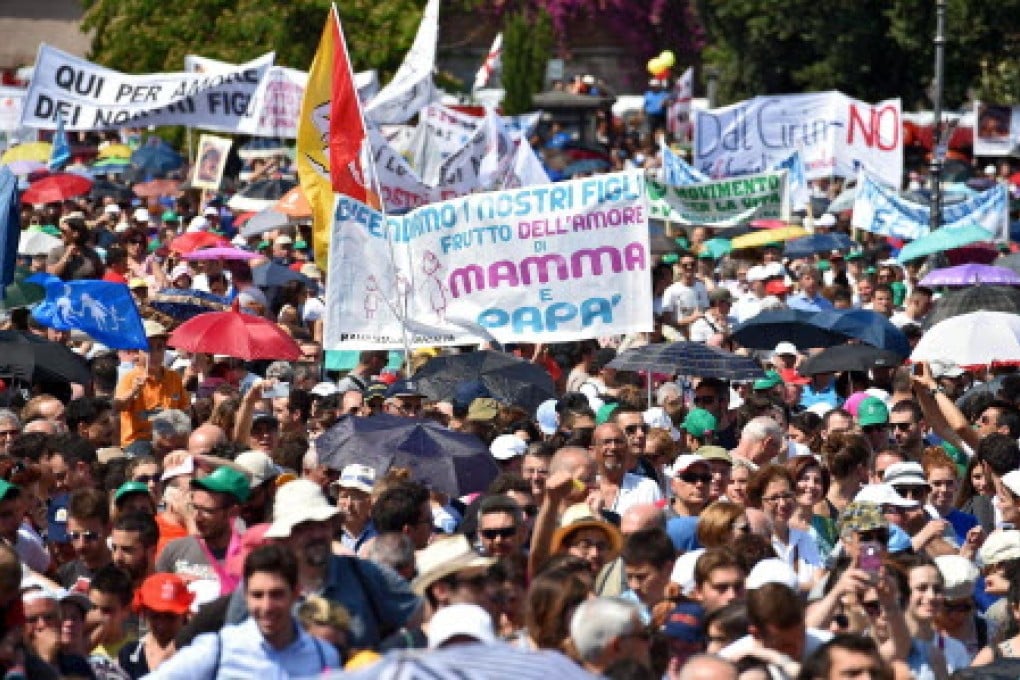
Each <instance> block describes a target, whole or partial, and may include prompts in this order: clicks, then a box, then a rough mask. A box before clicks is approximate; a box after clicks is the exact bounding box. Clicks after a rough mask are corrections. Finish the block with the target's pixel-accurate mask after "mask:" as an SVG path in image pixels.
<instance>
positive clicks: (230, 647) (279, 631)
mask: <svg viewBox="0 0 1020 680" xmlns="http://www.w3.org/2000/svg"><path fill="white" fill-rule="evenodd" d="M244 585H245V590H244V594H245V602H246V604H247V606H248V612H249V614H250V616H249V618H248V619H247V620H245V621H244V622H242V623H239V624H237V625H234V626H225V627H224V628H223V629H222V630H221V631H219V632H218V633H206V634H204V635H199V636H198V637H196V638H195V639H194V641H193V642H192V643H191V644H190V645H188V646H187V647H184V648H183V649H181V650H180V651H179V652H177V654H175V655H174V656H173V657H171V658H170V659H169V660H167V661H166V662H165V663H163V664H162V665H160V666H159V667H158V668H157V669H156V670H155V671H154V672H152V673H150V674H149V675H147V676H145V677H146V678H151V679H152V680H176V679H179V680H214V679H215V678H259V680H284V679H285V678H304V677H312V676H316V675H322V674H323V673H324V672H325V671H327V670H329V669H337V668H340V655H339V653H338V652H337V650H336V648H335V647H333V646H332V645H331V644H329V643H326V642H323V641H322V640H319V639H316V638H313V637H312V636H310V635H309V634H308V633H306V632H305V631H304V630H303V629H302V628H301V625H300V623H299V622H298V620H297V619H296V618H295V617H294V616H293V614H292V613H291V609H292V608H293V606H294V603H295V602H297V598H298V564H297V559H296V558H295V557H294V555H292V554H291V553H290V552H289V551H287V550H286V549H285V548H283V547H281V546H278V545H269V546H263V547H261V548H256V549H255V550H254V551H253V552H252V553H251V554H250V555H249V556H248V559H246V560H245V562H244Z"/></svg>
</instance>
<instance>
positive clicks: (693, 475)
mask: <svg viewBox="0 0 1020 680" xmlns="http://www.w3.org/2000/svg"><path fill="white" fill-rule="evenodd" d="M680 479H682V480H683V481H684V482H685V483H687V484H699V483H700V484H709V483H711V481H712V474H711V473H709V472H681V473H680Z"/></svg>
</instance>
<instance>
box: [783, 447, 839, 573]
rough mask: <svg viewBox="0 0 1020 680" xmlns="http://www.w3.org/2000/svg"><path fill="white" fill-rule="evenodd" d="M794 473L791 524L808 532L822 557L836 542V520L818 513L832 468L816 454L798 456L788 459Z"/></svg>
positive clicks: (790, 469) (787, 465)
mask: <svg viewBox="0 0 1020 680" xmlns="http://www.w3.org/2000/svg"><path fill="white" fill-rule="evenodd" d="M786 468H787V469H788V470H789V471H790V474H791V475H793V479H794V482H795V486H794V504H795V507H794V510H793V517H791V518H790V526H791V527H793V528H794V529H797V530H799V531H803V532H806V533H807V534H808V535H809V536H810V537H811V539H812V540H813V541H814V542H815V545H816V546H817V547H818V554H819V555H821V556H822V557H823V558H824V556H825V555H828V554H829V553H830V552H832V549H833V548H834V547H835V545H836V540H837V538H838V537H837V536H836V523H835V522H833V521H832V520H831V519H829V518H828V517H823V516H822V515H818V514H816V513H815V507H816V506H817V505H818V504H819V503H821V502H822V501H823V500H825V494H826V493H827V492H828V490H829V471H828V470H826V469H825V468H823V467H822V465H821V463H819V462H818V459H817V458H815V457H814V456H797V457H796V458H791V459H790V460H788V461H787V462H786Z"/></svg>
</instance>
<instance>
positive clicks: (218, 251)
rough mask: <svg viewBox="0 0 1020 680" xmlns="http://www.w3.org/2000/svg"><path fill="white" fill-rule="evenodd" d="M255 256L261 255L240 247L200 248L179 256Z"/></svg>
mask: <svg viewBox="0 0 1020 680" xmlns="http://www.w3.org/2000/svg"><path fill="white" fill-rule="evenodd" d="M257 257H261V256H260V255H259V254H258V253H253V252H250V251H248V250H241V249H240V248H224V247H220V248H201V249H199V250H194V251H192V252H190V253H187V254H186V255H182V256H181V258H182V259H185V260H254V259H255V258H257Z"/></svg>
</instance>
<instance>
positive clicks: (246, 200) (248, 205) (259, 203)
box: [227, 179, 297, 210]
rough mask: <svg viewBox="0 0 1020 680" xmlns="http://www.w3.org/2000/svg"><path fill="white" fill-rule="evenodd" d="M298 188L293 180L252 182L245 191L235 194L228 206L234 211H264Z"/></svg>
mask: <svg viewBox="0 0 1020 680" xmlns="http://www.w3.org/2000/svg"><path fill="white" fill-rule="evenodd" d="M295 186H297V182H295V181H294V180H291V179H263V180H259V181H258V182H252V183H251V184H250V185H249V186H248V187H247V188H246V189H245V190H244V191H242V192H241V193H239V194H234V195H233V196H231V197H230V200H229V201H227V205H228V206H229V207H230V208H232V209H234V210H264V209H266V208H271V207H273V204H274V203H276V202H277V201H279V200H280V199H281V198H283V196H284V195H285V194H286V193H287V192H288V191H290V190H291V189H293V188H294V187H295Z"/></svg>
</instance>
